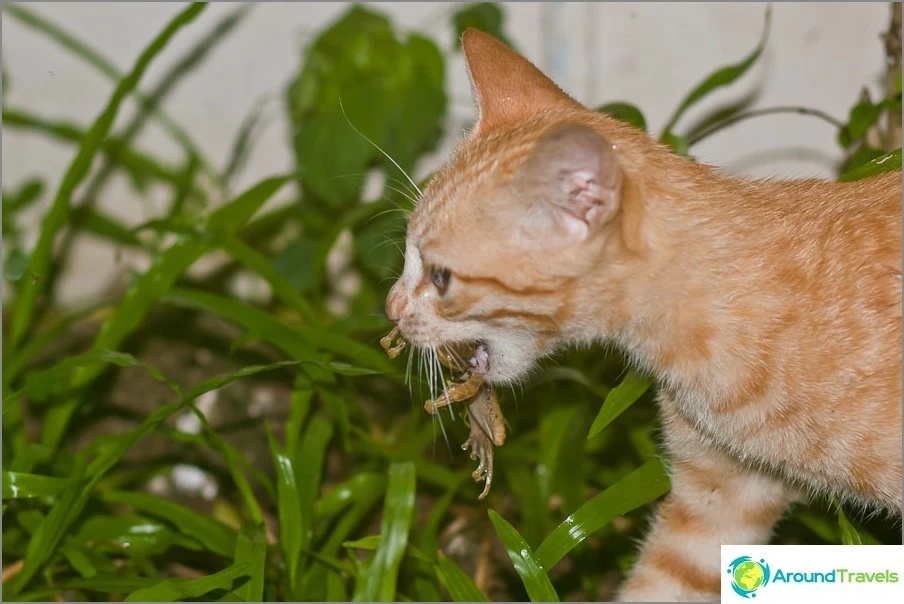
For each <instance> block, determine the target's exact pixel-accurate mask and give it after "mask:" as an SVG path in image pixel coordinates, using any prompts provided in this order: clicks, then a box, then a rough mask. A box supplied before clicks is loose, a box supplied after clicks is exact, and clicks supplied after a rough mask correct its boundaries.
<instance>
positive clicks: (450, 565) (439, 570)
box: [436, 552, 489, 602]
mask: <svg viewBox="0 0 904 604" xmlns="http://www.w3.org/2000/svg"><path fill="white" fill-rule="evenodd" d="M436 577H437V579H439V582H440V583H442V585H443V587H445V588H446V591H448V592H449V595H450V596H452V600H453V601H455V602H488V601H489V600H487V597H486V596H485V595H483V592H481V591H480V590H479V589H478V588H477V586H476V585H474V581H472V580H471V577H469V576H468V575H466V574H465V573H464V571H463V570H461V569H460V568H458V565H457V564H455V562H452V561H451V560H449V559H448V558H446V557H445V556H444V555H443V553H442V552H440V553H439V561H438V562H437V563H436Z"/></svg>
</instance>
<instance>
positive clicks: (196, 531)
mask: <svg viewBox="0 0 904 604" xmlns="http://www.w3.org/2000/svg"><path fill="white" fill-rule="evenodd" d="M100 499H101V500H102V501H104V502H106V503H111V504H120V505H128V506H131V507H133V508H135V509H136V510H140V511H142V512H144V513H145V514H149V515H151V516H155V517H157V518H162V519H164V520H166V521H167V522H169V523H170V524H172V525H173V526H174V527H175V528H177V529H179V530H180V531H181V532H182V533H184V534H185V535H187V536H189V537H192V538H193V539H197V540H198V541H199V542H200V543H201V544H202V545H203V546H204V547H206V548H207V549H208V550H210V551H211V552H214V553H216V554H219V555H220V556H223V557H225V558H230V557H232V555H233V553H234V552H235V548H236V532H235V530H233V529H232V528H230V527H228V526H226V525H225V524H223V523H222V522H219V521H218V520H215V519H214V518H213V517H211V516H209V515H207V514H199V513H198V512H195V511H194V510H191V509H189V508H187V507H185V506H184V505H180V504H178V503H176V502H175V501H171V500H169V499H164V498H162V497H157V496H155V495H148V494H146V493H139V492H137V491H102V492H101V494H100Z"/></svg>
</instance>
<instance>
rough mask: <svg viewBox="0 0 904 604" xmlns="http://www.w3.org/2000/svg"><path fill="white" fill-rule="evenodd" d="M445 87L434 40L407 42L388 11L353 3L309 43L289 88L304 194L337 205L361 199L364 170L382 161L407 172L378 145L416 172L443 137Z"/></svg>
mask: <svg viewBox="0 0 904 604" xmlns="http://www.w3.org/2000/svg"><path fill="white" fill-rule="evenodd" d="M444 86H445V76H444V61H443V56H442V53H441V52H440V50H439V48H437V46H436V45H435V44H434V43H433V42H432V41H430V40H428V39H427V38H423V37H421V36H418V35H417V34H410V35H408V37H407V38H406V39H405V40H401V41H400V40H399V39H398V38H397V37H396V35H395V33H394V32H393V30H392V26H391V24H390V22H389V19H388V18H386V17H385V16H384V15H382V14H379V13H377V12H374V11H372V10H370V9H369V8H366V7H364V6H362V5H355V6H352V7H351V8H349V9H348V10H347V11H346V12H345V13H344V14H343V15H342V16H341V17H340V18H339V19H338V20H337V21H336V22H335V23H333V24H332V25H330V26H329V27H328V28H327V29H326V30H324V31H323V32H322V33H321V34H320V35H319V36H318V37H317V39H316V40H315V41H314V43H313V44H312V45H311V46H310V47H309V49H308V50H307V52H306V53H305V57H304V61H303V67H302V71H301V73H300V75H299V76H298V78H297V79H296V80H295V81H294V82H293V83H292V85H291V87H290V89H289V91H288V103H287V104H288V108H289V117H290V121H291V123H292V128H293V134H294V137H293V142H294V145H293V146H294V149H295V157H296V163H297V165H298V167H299V170H300V171H301V172H302V183H303V185H304V189H305V193H311V194H313V196H314V197H315V198H316V199H317V200H319V201H322V202H323V204H325V205H326V206H327V207H329V208H334V209H335V208H339V207H342V206H344V205H347V204H349V203H351V202H353V201H355V200H356V199H357V198H358V197H359V196H360V193H361V190H362V185H363V174H364V173H365V172H366V171H367V169H368V168H369V167H371V166H373V165H375V164H377V165H382V166H384V167H385V168H386V169H388V170H389V171H390V172H389V174H392V175H393V176H396V175H398V176H399V177H401V175H399V174H398V172H396V168H395V167H394V166H393V165H392V162H390V161H389V160H388V159H386V158H385V157H384V155H383V154H382V153H381V152H380V151H378V150H377V149H376V148H375V146H374V145H376V146H379V147H380V148H381V149H383V151H385V152H386V154H387V155H389V156H390V157H392V158H393V159H394V161H395V162H397V163H398V165H399V166H401V168H402V169H403V170H406V171H410V170H411V168H412V167H413V166H414V161H415V159H416V158H417V156H418V155H420V154H421V153H423V152H424V151H427V150H430V149H432V148H433V147H435V145H436V144H437V143H438V142H439V140H440V136H441V134H442V126H443V123H442V119H443V116H444V114H445V110H446V93H445V88H444ZM340 99H341V104H340ZM352 125H353V126H354V127H353V126H352ZM355 129H357V130H358V131H359V132H356V131H355ZM364 136H366V137H368V138H369V139H371V141H373V145H372V144H371V143H370V142H368V141H367V140H365V139H364V138H363V137H364Z"/></svg>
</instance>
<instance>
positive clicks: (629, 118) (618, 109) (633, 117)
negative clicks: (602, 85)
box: [596, 102, 647, 132]
mask: <svg viewBox="0 0 904 604" xmlns="http://www.w3.org/2000/svg"><path fill="white" fill-rule="evenodd" d="M596 111H597V112H598V113H608V114H609V115H611V116H612V117H614V118H615V119H617V120H620V121H622V122H625V123H626V124H630V125H631V126H634V127H635V128H640V129H641V130H643V131H644V132H646V131H647V120H646V119H645V118H644V116H643V113H642V112H641V111H640V109H638V108H637V107H636V106H634V105H632V104H630V103H622V102H617V103H607V104H605V105H603V106H601V107H597V109H596Z"/></svg>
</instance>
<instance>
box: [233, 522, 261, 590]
mask: <svg viewBox="0 0 904 604" xmlns="http://www.w3.org/2000/svg"><path fill="white" fill-rule="evenodd" d="M235 563H236V564H249V565H250V568H249V569H248V570H249V573H250V574H251V580H250V581H248V582H247V583H245V584H244V585H242V586H241V587H239V588H238V589H237V590H236V594H237V595H238V596H239V597H240V598H241V599H242V600H244V601H245V602H263V601H264V582H265V580H266V577H265V574H266V570H267V534H266V528H265V527H264V525H261V524H259V525H256V526H253V527H249V528H247V529H245V530H244V531H242V532H241V533H240V534H239V538H238V541H237V542H236V544H235Z"/></svg>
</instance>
